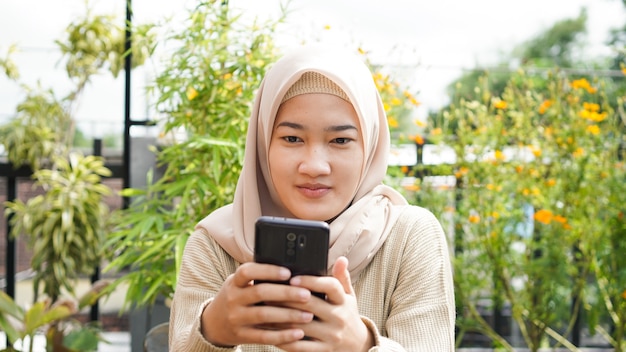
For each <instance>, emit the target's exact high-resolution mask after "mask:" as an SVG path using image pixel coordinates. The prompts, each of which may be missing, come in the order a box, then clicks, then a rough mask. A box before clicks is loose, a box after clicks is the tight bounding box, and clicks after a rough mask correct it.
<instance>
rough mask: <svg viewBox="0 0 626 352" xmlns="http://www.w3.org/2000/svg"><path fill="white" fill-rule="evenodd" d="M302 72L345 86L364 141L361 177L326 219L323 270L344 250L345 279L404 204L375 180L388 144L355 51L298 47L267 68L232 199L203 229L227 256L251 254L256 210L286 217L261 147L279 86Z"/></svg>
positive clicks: (243, 258)
mask: <svg viewBox="0 0 626 352" xmlns="http://www.w3.org/2000/svg"><path fill="white" fill-rule="evenodd" d="M305 72H317V73H319V74H321V75H323V76H325V77H326V78H328V79H330V80H331V81H332V82H334V84H336V85H337V86H338V87H339V88H340V89H341V91H343V92H345V94H346V96H347V97H348V101H350V102H352V105H353V107H354V109H355V111H356V113H357V115H358V118H359V123H360V126H361V134H362V140H363V144H364V149H365V150H364V157H365V160H364V162H363V166H362V169H361V170H355V172H359V173H360V175H361V177H360V180H359V185H358V187H357V190H356V193H355V195H354V198H353V201H352V203H351V204H350V206H349V207H348V208H346V210H344V211H343V212H342V213H341V214H340V215H339V216H337V217H336V218H335V219H334V220H333V221H332V222H331V223H330V242H329V247H330V248H329V253H328V268H329V269H331V267H332V265H333V264H334V263H335V260H336V259H337V258H338V257H340V256H346V257H347V258H348V260H349V267H348V270H349V271H350V274H351V276H352V278H353V280H355V279H356V277H357V276H358V274H359V273H360V272H361V270H362V269H363V268H365V267H366V266H367V264H368V263H369V262H370V261H371V260H372V258H373V257H374V255H375V254H376V252H377V251H378V249H379V248H380V247H381V246H382V244H383V243H384V241H385V239H386V238H387V236H388V235H389V233H390V231H391V228H392V227H393V224H394V223H395V222H396V220H397V218H398V216H399V213H400V212H401V207H398V206H395V205H406V204H407V202H406V200H405V199H404V197H402V195H400V194H399V193H398V192H396V191H395V190H394V189H393V188H391V187H389V186H386V185H383V184H382V181H383V178H384V177H385V174H386V172H387V157H388V154H389V148H390V145H389V143H390V139H389V129H388V127H387V116H386V114H385V110H384V108H383V104H382V101H381V99H380V95H379V93H378V90H377V89H376V85H375V84H374V81H373V78H372V74H371V72H370V70H369V69H368V68H367V66H366V65H365V64H364V62H363V61H362V60H361V59H360V58H359V57H358V56H356V55H353V54H351V53H347V52H344V51H342V50H341V49H335V48H328V47H319V46H312V47H300V48H298V49H296V50H294V51H293V52H291V53H289V54H287V55H285V56H283V57H282V58H281V59H280V60H278V61H277V62H276V63H274V65H273V66H272V67H271V68H270V70H268V72H267V74H266V75H265V77H264V79H263V81H262V82H261V85H260V87H259V90H258V92H257V95H256V98H255V101H254V105H253V109H252V112H251V116H250V121H249V125H248V133H247V137H246V149H245V154H244V162H243V168H242V171H241V174H240V176H239V180H238V182H237V188H236V190H235V198H234V200H233V203H232V204H229V205H226V206H224V207H222V208H219V209H217V210H216V211H214V212H212V213H211V214H209V215H208V216H207V217H206V218H204V219H203V220H201V221H200V222H199V223H198V225H196V229H203V230H205V231H206V232H207V233H208V234H209V235H210V236H212V237H213V238H214V239H215V240H216V241H217V243H218V244H219V245H220V246H221V247H222V248H223V249H224V250H225V251H226V252H227V253H228V254H229V255H231V256H232V257H233V258H234V259H235V260H237V261H238V262H240V263H244V262H248V261H252V260H253V256H254V224H255V221H256V219H257V218H258V217H259V216H261V215H270V216H288V214H287V213H286V211H285V210H284V208H283V206H282V204H280V201H279V199H278V195H277V193H276V191H275V189H274V186H273V184H272V181H271V180H272V178H271V175H270V171H269V159H268V150H269V143H270V140H271V134H272V129H273V125H274V120H275V117H276V113H277V111H278V108H279V106H280V103H281V101H282V99H283V97H284V96H285V94H286V92H287V91H288V90H289V89H290V88H291V87H292V85H294V83H295V82H297V81H298V80H299V79H300V78H301V77H302V75H303V74H304V73H305Z"/></svg>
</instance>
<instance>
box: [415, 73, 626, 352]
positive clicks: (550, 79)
mask: <svg viewBox="0 0 626 352" xmlns="http://www.w3.org/2000/svg"><path fill="white" fill-rule="evenodd" d="M603 87H604V86H603V82H602V81H599V80H598V81H593V82H589V81H588V80H586V79H584V78H580V79H570V78H568V77H566V76H564V75H562V74H560V73H559V72H558V71H554V72H551V73H550V74H549V75H548V76H546V77H544V78H543V79H540V80H538V78H537V77H528V76H526V75H525V74H524V72H519V73H518V74H517V75H514V76H513V77H512V79H511V80H510V81H509V82H508V85H507V87H506V88H505V90H504V92H503V93H502V96H492V95H491V94H490V93H489V92H484V91H479V92H478V93H477V95H479V96H481V97H482V98H481V100H476V101H465V100H462V99H461V100H458V101H455V102H454V103H453V104H452V105H451V106H450V107H449V108H448V109H446V110H444V111H443V112H442V118H441V119H439V120H437V121H440V122H443V124H441V125H439V126H438V129H441V130H440V131H437V136H439V140H440V142H441V143H442V144H445V145H447V146H450V147H452V148H453V149H454V151H455V153H456V156H457V162H456V164H455V165H454V166H453V167H454V174H455V177H456V195H455V203H454V213H453V215H454V219H453V223H452V225H453V226H454V229H455V235H454V248H455V252H456V253H455V259H454V261H455V263H454V264H455V266H454V267H455V285H456V295H457V303H458V304H459V308H460V312H461V314H460V315H459V317H458V320H457V324H458V326H459V328H460V331H459V334H458V341H460V339H461V338H462V337H463V334H464V332H466V331H478V332H480V333H483V334H485V335H487V336H489V337H491V338H492V340H493V341H494V345H497V346H500V347H503V348H505V349H507V350H514V349H513V347H512V346H511V345H510V344H509V342H508V341H507V340H506V339H505V337H504V336H501V335H500V333H499V332H498V331H496V330H494V329H493V328H492V326H491V325H490V324H488V322H487V321H485V320H484V319H483V317H482V316H481V313H480V308H481V306H480V304H483V303H484V302H489V304H488V306H487V307H486V308H488V309H494V310H502V309H503V308H504V306H505V305H508V306H510V308H511V318H512V319H513V320H514V321H515V322H516V323H517V326H519V328H520V331H521V333H522V336H523V338H524V340H525V342H526V345H527V346H528V347H529V348H530V349H531V350H532V351H537V350H538V349H539V348H540V347H546V346H549V345H551V346H553V347H556V346H559V345H562V346H564V347H566V348H568V349H570V350H576V347H575V346H573V344H572V343H571V342H570V341H569V339H568V336H569V335H570V333H571V332H572V329H573V327H574V325H575V323H576V322H577V321H578V320H579V319H581V318H583V317H586V321H587V323H588V324H589V326H590V329H591V331H595V330H596V329H598V330H602V331H604V329H603V325H602V324H601V323H602V322H603V321H605V320H606V318H607V317H608V318H610V321H611V322H612V329H611V331H612V336H609V335H611V333H608V332H607V333H606V334H605V335H606V336H607V340H608V341H609V342H610V343H611V344H612V345H613V346H614V347H615V348H616V350H617V351H621V350H622V349H621V348H623V347H620V346H623V344H624V340H623V339H624V323H623V321H624V319H623V317H624V314H626V311H625V305H624V300H625V299H626V298H625V297H624V294H623V292H624V287H626V281H624V280H625V279H626V277H625V276H624V272H625V271H626V262H624V259H623V258H621V254H620V251H619V248H621V242H622V241H620V240H619V239H618V238H620V236H623V234H624V232H623V231H624V222H623V221H624V220H623V213H624V204H625V203H624V199H623V196H622V194H624V179H625V178H626V168H624V164H623V161H622V160H623V157H624V150H623V145H624V137H623V134H622V133H620V131H621V130H623V128H624V120H623V115H622V114H621V113H616V112H615V111H614V110H613V109H612V107H611V102H610V101H609V99H608V97H607V96H606V94H604V89H603ZM477 90H479V89H477ZM445 121H454V122H455V124H454V126H453V130H454V133H450V130H448V129H447V127H448V126H447V125H446V124H445ZM436 130H437V129H431V130H430V131H431V135H432V133H433V132H434V131H436ZM433 140H434V139H433ZM422 198H423V199H424V201H426V202H428V200H427V196H425V195H423V196H422ZM425 198H426V199H425ZM594 278H595V282H594ZM601 307H604V309H602V310H600V309H599V308H601ZM598 312H599V313H600V314H598Z"/></svg>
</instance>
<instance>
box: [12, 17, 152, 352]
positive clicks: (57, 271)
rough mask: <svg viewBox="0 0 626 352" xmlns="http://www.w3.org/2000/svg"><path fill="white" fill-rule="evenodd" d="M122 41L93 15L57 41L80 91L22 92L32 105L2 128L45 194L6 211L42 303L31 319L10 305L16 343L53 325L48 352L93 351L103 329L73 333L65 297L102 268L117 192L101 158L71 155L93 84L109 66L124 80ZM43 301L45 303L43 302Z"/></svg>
mask: <svg viewBox="0 0 626 352" xmlns="http://www.w3.org/2000/svg"><path fill="white" fill-rule="evenodd" d="M122 23H123V22H122ZM134 29H135V30H134V31H132V32H133V40H134V41H135V43H136V44H137V43H138V45H136V46H135V48H136V49H137V50H138V51H137V52H134V51H133V54H134V55H135V57H134V60H133V65H134V66H136V65H139V64H141V63H142V62H143V60H144V59H145V55H147V54H148V53H150V50H151V48H152V40H151V38H152V37H151V34H150V29H151V26H150V25H143V26H137V27H134ZM123 34H124V26H118V25H115V24H114V21H113V17H111V16H92V14H91V13H90V12H89V11H87V15H86V16H85V18H80V19H79V20H78V21H77V22H75V23H72V24H71V25H70V26H69V27H68V38H67V41H65V42H62V41H57V44H58V45H59V46H60V48H61V51H62V53H63V54H64V55H65V56H67V66H66V69H67V74H68V78H69V79H70V80H72V81H73V82H74V83H75V86H74V87H73V88H74V89H73V90H72V91H71V92H70V93H69V94H68V95H67V96H65V97H63V98H60V99H59V98H57V96H56V94H55V93H54V92H53V91H52V90H46V89H42V88H40V87H37V89H32V88H29V87H27V86H26V85H21V87H24V89H25V90H26V92H27V95H26V98H25V100H24V101H23V102H21V103H20V104H19V105H18V108H17V115H16V116H15V118H14V119H13V120H12V121H10V122H9V123H8V124H6V125H4V126H1V127H0V143H2V144H3V146H4V148H5V150H7V153H8V158H9V160H10V162H11V163H12V165H13V166H14V167H18V166H21V165H27V166H29V167H30V169H31V170H32V172H33V174H32V176H33V178H34V179H35V184H36V186H38V187H39V189H40V190H42V191H43V194H41V195H39V196H37V197H34V198H32V199H29V200H28V201H27V202H23V201H21V200H15V201H11V202H6V203H5V205H6V208H5V215H6V217H7V220H8V221H9V223H10V224H11V225H12V229H11V233H10V234H9V235H11V236H14V237H17V236H22V235H23V236H26V238H27V240H28V243H29V245H30V247H31V248H32V250H33V257H32V261H31V266H32V268H33V269H34V271H35V277H34V287H33V289H34V291H35V298H36V301H37V302H35V304H34V306H33V308H32V309H30V310H27V311H25V310H22V309H21V308H18V307H15V306H13V307H11V305H10V304H9V303H7V302H8V301H7V302H4V303H6V304H5V307H4V308H6V309H7V310H6V311H4V310H3V317H2V322H1V323H2V324H3V325H4V326H3V329H5V331H7V334H10V335H13V336H11V337H12V338H15V337H26V336H30V337H31V340H32V334H34V332H35V329H38V328H39V327H41V326H42V325H44V324H50V326H49V328H48V329H47V331H48V344H47V348H48V350H54V351H67V348H68V346H69V347H71V348H72V349H71V350H80V351H84V350H91V349H92V348H86V347H85V346H84V345H80V343H81V341H82V340H83V338H84V337H85V336H87V335H85V334H92V335H93V334H94V333H96V332H97V327H96V326H91V325H89V324H87V325H84V326H83V325H80V324H71V325H72V326H68V325H67V324H69V323H68V321H67V319H68V318H69V317H70V316H71V315H72V314H74V313H75V310H74V308H72V307H69V308H70V309H66V308H67V307H66V308H63V304H64V302H68V300H66V299H64V298H62V297H61V293H62V291H63V290H64V289H65V290H66V291H67V292H68V293H69V294H71V295H74V291H73V280H74V279H76V278H78V277H79V276H82V275H87V274H91V273H92V272H93V270H94V268H95V267H96V266H99V265H100V264H101V259H102V253H101V250H102V241H103V239H104V232H105V231H107V224H108V220H109V210H108V208H107V206H106V204H105V203H104V197H105V196H107V195H109V194H110V190H109V188H108V187H107V186H106V185H104V184H101V178H102V177H106V176H110V175H111V172H110V170H108V169H107V168H106V167H105V166H104V160H103V159H102V158H100V157H95V156H83V155H81V154H79V153H75V152H72V149H71V147H72V141H73V139H74V130H73V128H74V121H73V119H72V116H73V111H72V106H73V104H74V103H75V102H76V101H77V100H78V97H79V95H80V93H81V92H82V91H83V89H84V87H85V85H86V84H87V83H88V82H89V79H90V78H91V77H92V76H93V75H94V74H97V73H99V72H100V71H102V69H104V68H106V64H108V65H109V67H108V68H109V70H110V71H111V73H112V74H113V75H117V74H118V72H119V70H120V67H121V63H122V62H123V59H124V56H125V54H126V53H125V52H124V40H125V39H124V36H123ZM9 54H11V51H10V52H9ZM134 66H133V67H134ZM0 67H1V68H3V70H4V71H5V74H6V75H7V77H9V78H10V79H12V80H15V81H16V82H17V80H18V79H19V73H18V72H17V67H16V66H15V64H14V62H13V61H12V60H11V57H10V56H7V58H6V59H1V60H0ZM18 83H19V82H18ZM105 292H108V291H105ZM40 294H44V295H45V296H46V297H45V299H43V300H37V297H38V296H39V295H40ZM102 294H104V293H102ZM98 296H100V294H98ZM5 298H6V297H5ZM5 301H6V300H5ZM89 302H92V303H91V304H93V303H94V302H95V301H93V300H90V301H89ZM4 308H3V309H4ZM5 312H6V314H8V315H11V316H12V318H11V319H15V318H17V319H18V321H19V320H20V319H21V320H22V322H23V323H24V326H23V327H22V328H13V330H11V331H10V332H9V329H11V327H10V325H9V322H7V321H8V320H7V319H8V318H6V317H7V315H5ZM20 329H22V330H20ZM20 331H21V332H20ZM90 341H93V340H90ZM87 342H89V339H88V341H87ZM62 345H64V346H62ZM72 346H75V347H72ZM76 346H77V347H76ZM31 348H32V346H31Z"/></svg>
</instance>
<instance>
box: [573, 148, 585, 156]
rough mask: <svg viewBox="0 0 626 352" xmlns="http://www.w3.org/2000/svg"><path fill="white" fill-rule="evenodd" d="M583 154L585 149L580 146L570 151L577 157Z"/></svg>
mask: <svg viewBox="0 0 626 352" xmlns="http://www.w3.org/2000/svg"><path fill="white" fill-rule="evenodd" d="M584 154H585V150H584V149H583V148H580V147H578V148H576V150H575V151H574V152H573V153H572V155H573V156H574V157H575V158H578V157H580V156H583V155H584Z"/></svg>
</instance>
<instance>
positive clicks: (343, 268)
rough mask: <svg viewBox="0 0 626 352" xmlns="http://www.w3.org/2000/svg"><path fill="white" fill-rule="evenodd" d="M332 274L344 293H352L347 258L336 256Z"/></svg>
mask: <svg viewBox="0 0 626 352" xmlns="http://www.w3.org/2000/svg"><path fill="white" fill-rule="evenodd" d="M333 276H334V277H335V278H336V279H337V280H339V282H340V283H341V286H342V287H343V290H344V292H345V293H347V294H349V295H354V290H353V289H352V281H351V280H350V271H348V258H346V257H339V258H337V260H336V261H335V265H334V266H333Z"/></svg>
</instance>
